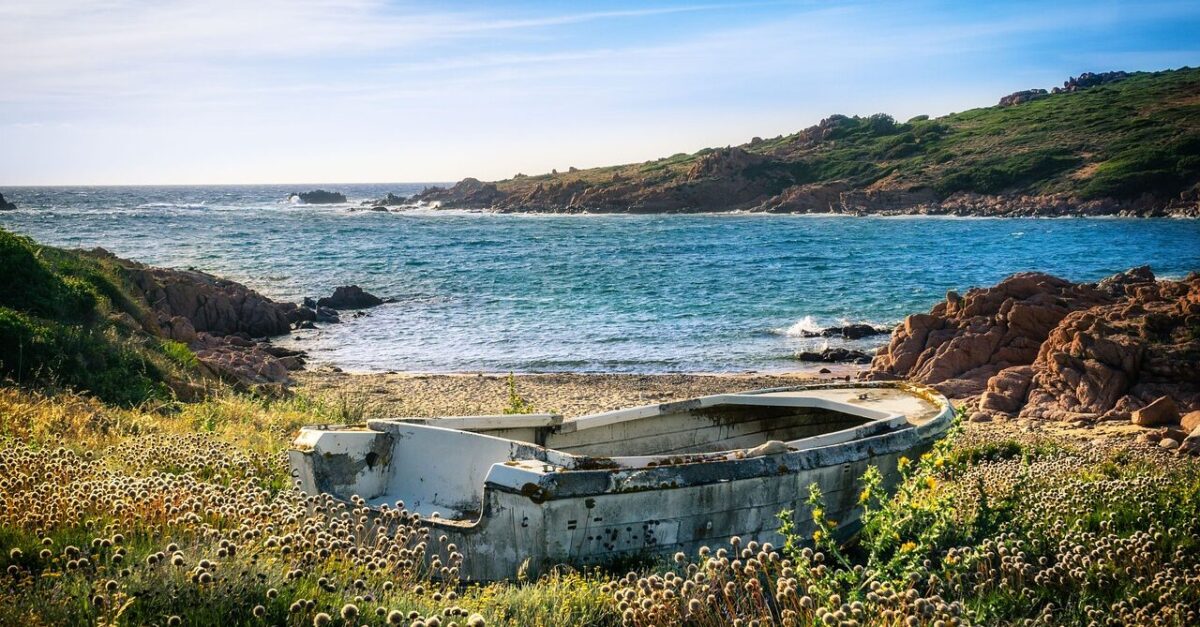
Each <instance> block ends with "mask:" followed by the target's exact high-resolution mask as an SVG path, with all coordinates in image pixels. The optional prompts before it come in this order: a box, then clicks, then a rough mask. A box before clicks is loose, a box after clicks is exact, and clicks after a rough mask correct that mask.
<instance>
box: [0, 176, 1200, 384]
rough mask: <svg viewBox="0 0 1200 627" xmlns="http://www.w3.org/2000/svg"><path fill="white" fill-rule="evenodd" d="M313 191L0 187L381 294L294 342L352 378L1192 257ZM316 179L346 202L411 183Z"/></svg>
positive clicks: (785, 321)
mask: <svg viewBox="0 0 1200 627" xmlns="http://www.w3.org/2000/svg"><path fill="white" fill-rule="evenodd" d="M315 187H319V186H318V185H303V186H238V187H156V188H120V187H109V188H3V189H0V192H2V193H3V194H4V195H5V197H7V198H9V199H10V200H13V201H14V202H17V203H18V204H19V205H21V206H22V208H23V209H22V210H20V211H17V212H8V213H0V226H3V227H4V228H8V229H10V230H13V231H17V232H20V233H24V234H28V235H31V236H33V237H34V238H36V239H38V240H39V241H42V242H45V243H49V244H54V245H60V246H74V247H93V246H102V247H104V248H107V249H109V250H111V251H113V252H115V253H117V254H119V255H122V256H126V257H132V258H135V259H138V260H141V261H145V262H148V263H152V264H157V265H165V266H177V267H186V266H193V267H196V268H198V269H202V270H206V271H209V272H212V273H215V274H219V275H222V276H227V277H230V278H233V279H236V280H239V281H242V282H245V283H247V284H249V285H251V286H253V287H255V288H256V289H258V290H260V291H262V292H264V293H266V294H268V295H270V296H272V297H276V298H281V299H287V300H299V299H300V298H301V297H302V296H305V295H321V294H326V293H328V292H330V291H332V288H333V287H334V286H336V285H341V284H346V283H357V284H359V285H362V286H363V287H365V288H366V289H368V290H369V291H371V292H373V293H376V294H378V295H381V296H389V297H395V298H397V299H398V300H399V302H397V303H395V304H389V305H385V306H383V307H379V308H376V309H373V310H371V311H370V313H369V315H367V316H365V317H362V318H358V319H353V320H350V321H349V322H347V323H344V324H341V325H333V326H329V327H327V328H325V329H323V330H321V331H320V332H318V333H315V334H309V335H306V336H300V337H299V338H298V339H297V340H296V342H297V345H298V346H303V347H304V348H306V349H308V350H309V351H311V353H312V354H313V355H314V357H316V358H317V359H320V360H327V361H332V362H335V363H338V364H339V365H341V366H343V367H345V368H348V369H352V370H388V369H394V370H414V371H461V370H487V371H505V370H516V371H560V370H572V371H628V372H663V371H742V370H759V371H769V370H787V369H795V368H797V367H798V364H797V362H795V361H793V360H791V359H790V358H789V356H790V355H791V354H793V353H794V352H795V351H796V350H797V349H799V348H810V347H814V346H819V344H820V343H821V342H822V341H821V340H811V339H802V338H799V337H794V336H793V335H791V334H789V332H788V331H789V329H792V330H793V332H794V331H795V330H796V329H798V328H800V327H812V326H820V325H825V324H832V323H835V322H839V321H842V320H846V321H855V322H858V321H866V322H873V323H891V322H896V321H898V320H900V319H901V318H902V317H903V316H904V315H905V314H907V313H911V312H914V311H922V310H926V309H928V308H929V306H930V305H932V304H933V303H934V302H936V301H938V300H939V299H941V298H942V297H943V296H944V294H945V291H946V290H947V289H956V290H964V289H966V288H967V287H969V286H972V285H990V284H993V283H995V282H996V281H998V280H999V279H1001V278H1003V277H1004V276H1006V275H1008V274H1011V273H1013V272H1017V271H1022V270H1042V271H1047V272H1051V273H1054V274H1058V275H1060V276H1063V277H1066V278H1070V279H1075V280H1094V279H1098V278H1101V277H1103V276H1106V275H1108V274H1112V273H1114V272H1117V271H1120V270H1122V269H1126V268H1129V267H1131V266H1134V265H1142V264H1149V265H1151V266H1152V267H1153V268H1154V270H1155V272H1157V273H1158V274H1160V275H1168V276H1169V275H1176V276H1178V275H1183V274H1186V273H1187V272H1188V271H1190V270H1196V269H1200V221H1195V220H1192V221H1184V220H1125V219H1086V220H1085V219H1057V220H1038V219H946V218H847V217H812V216H762V215H725V216H719V215H700V216H530V215H497V214H481V213H466V212H443V213H437V212H431V211H413V212H405V213H386V214H381V213H375V212H369V211H350V210H349V209H350V206H323V207H297V206H293V205H291V204H289V203H287V202H286V200H285V198H286V195H287V193H288V192H289V191H303V190H307V189H312V188H315ZM324 187H326V188H327V189H328V188H334V189H338V190H341V191H344V192H346V193H347V195H348V196H350V199H351V201H352V202H351V205H357V204H358V202H357V201H358V200H361V199H364V198H370V197H378V196H382V195H384V194H386V193H387V192H388V191H392V192H396V193H402V194H403V193H412V192H413V191H416V190H417V189H419V188H420V187H421V186H420V185H381V186H369V185H337V186H328V185H326V186H324ZM867 344H868V345H869V343H867Z"/></svg>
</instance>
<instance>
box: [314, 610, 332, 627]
mask: <svg viewBox="0 0 1200 627" xmlns="http://www.w3.org/2000/svg"><path fill="white" fill-rule="evenodd" d="M332 621H333V617H332V616H330V615H329V614H326V613H325V612H320V613H318V614H317V615H316V616H314V617H313V627H325V626H326V625H328V624H329V623H330V622H332Z"/></svg>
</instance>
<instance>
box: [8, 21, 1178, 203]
mask: <svg viewBox="0 0 1200 627" xmlns="http://www.w3.org/2000/svg"><path fill="white" fill-rule="evenodd" d="M1197 33H1200V3H1198V2H1153V1H1151V2H1104V1H1097V0H1091V1H1088V2H1071V1H1067V2H1004V3H999V2H997V3H988V2H908V1H894V2H748V3H732V2H729V3H720V2H714V3H704V2H657V3H651V2H606V3H583V2H563V3H551V2H464V3H458V2H444V3H429V4H418V3H407V2H394V1H383V0H315V1H310V0H254V1H252V2H250V1H245V0H214V1H209V2H179V1H176V0H41V1H29V2H25V1H21V0H4V2H3V3H0V185H22V184H108V183H111V184H136V183H181V184H186V183H253V182H263V183H268V182H277V183H284V182H385V181H449V180H456V179H459V178H462V177H464V176H476V177H479V178H484V179H495V178H503V177H507V176H511V175H512V174H514V173H516V172H524V173H527V174H534V173H539V172H546V171H549V170H550V169H551V168H558V169H566V168H567V167H569V166H577V167H588V166H595V165H607V164H613V163H625V162H634V161H642V160H646V159H652V158H657V157H660V156H666V155H670V154H673V153H676V152H681V151H689V152H690V151H694V150H697V149H699V148H702V147H706V146H722V145H727V144H738V143H742V142H744V141H747V140H749V139H750V138H751V137H753V136H756V135H758V136H763V137H771V136H774V135H779V134H786V133H790V132H793V131H795V130H798V129H801V128H803V127H806V126H809V125H811V124H814V123H816V122H818V121H819V120H820V119H821V118H822V117H825V116H827V115H828V114H830V113H845V114H870V113H875V112H880V111H882V112H887V113H891V114H893V115H895V116H896V117H897V118H900V119H907V118H908V117H911V116H913V115H917V114H920V113H926V114H931V115H940V114H944V113H948V112H951V111H961V110H963V109H967V108H972V107H977V106H988V105H992V104H994V103H995V101H996V100H997V99H998V98H999V97H1000V96H1002V95H1004V94H1006V93H1009V92H1012V91H1015V90H1018V89H1026V88H1030V87H1047V88H1048V87H1052V86H1054V85H1056V84H1059V83H1060V82H1061V81H1062V80H1063V79H1065V78H1066V77H1067V76H1068V75H1075V74H1079V73H1080V72H1084V71H1103V70H1110V69H1125V70H1155V69H1165V68H1172V67H1180V66H1184V65H1192V66H1196V65H1200V35H1197Z"/></svg>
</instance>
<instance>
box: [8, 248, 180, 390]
mask: <svg viewBox="0 0 1200 627" xmlns="http://www.w3.org/2000/svg"><path fill="white" fill-rule="evenodd" d="M152 320H153V318H152V317H151V316H150V314H149V312H148V310H147V307H146V305H145V303H144V300H142V299H141V298H140V297H139V296H138V295H137V292H136V291H134V290H132V289H131V288H130V286H129V284H128V283H127V282H126V280H125V278H124V274H123V270H122V268H121V267H120V266H119V265H117V264H116V263H114V262H113V261H112V260H110V259H106V258H102V257H98V256H90V255H87V254H85V253H81V252H77V251H66V250H61V249H56V248H52V247H48V246H39V245H38V244H36V243H34V242H33V241H32V240H30V239H28V238H25V237H21V236H18V235H14V234H12V233H9V232H8V231H5V230H3V229H0V377H2V378H7V379H9V380H11V381H13V382H16V383H18V384H38V385H42V386H52V387H66V388H74V389H79V390H86V391H88V392H90V393H92V394H94V395H95V396H97V397H98V398H100V399H103V400H105V401H108V402H111V403H116V404H120V405H134V404H137V403H142V402H145V401H148V400H155V399H159V400H162V399H167V398H170V397H171V396H172V394H173V391H172V390H173V387H174V388H176V389H179V388H181V387H182V386H183V385H184V384H183V382H184V381H186V380H187V379H189V378H191V377H193V376H195V369H196V363H195V358H194V356H193V355H192V354H191V352H190V351H189V350H188V349H187V347H186V346H184V345H182V344H180V343H178V342H171V341H169V340H165V339H162V338H159V337H156V336H155V335H152V334H151V333H149V332H147V331H146V329H154V328H155V325H153V323H152V322H150V323H148V321H152Z"/></svg>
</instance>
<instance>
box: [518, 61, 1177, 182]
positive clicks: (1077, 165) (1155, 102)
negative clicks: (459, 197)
mask: <svg viewBox="0 0 1200 627" xmlns="http://www.w3.org/2000/svg"><path fill="white" fill-rule="evenodd" d="M1197 93H1200V69H1196V68H1182V69H1179V70H1169V71H1164V72H1140V73H1134V74H1133V75H1132V76H1130V77H1129V78H1126V79H1124V80H1121V81H1118V82H1115V83H1110V84H1107V85H1101V86H1096V87H1092V88H1089V89H1085V90H1083V91H1079V92H1071V93H1061V94H1053V95H1050V96H1047V97H1045V98H1041V99H1038V100H1034V101H1031V102H1027V103H1023V104H1020V105H1016V106H1010V107H999V106H994V107H984V108H979V109H972V110H969V111H964V112H961V113H954V114H950V115H947V116H943V117H940V118H936V119H929V118H928V117H927V116H918V117H916V118H913V119H911V120H909V121H907V122H903V123H901V122H897V121H896V120H894V119H892V118H891V117H890V116H888V115H885V114H876V115H872V116H867V117H848V116H842V115H833V116H830V117H829V118H827V119H826V120H824V121H822V123H821V124H820V125H818V126H815V127H812V128H809V129H805V130H803V131H800V132H798V133H795V134H792V135H787V136H780V137H776V138H772V139H767V140H757V139H756V140H755V141H752V142H750V143H748V144H744V145H742V146H740V147H739V148H740V149H742V150H745V151H747V152H749V153H751V154H752V155H757V156H760V157H762V158H763V159H762V160H761V162H755V163H753V164H751V165H748V166H745V168H744V169H743V170H742V171H741V172H740V174H741V176H742V177H743V178H744V179H746V180H748V181H751V182H752V189H751V192H752V193H751V194H750V195H749V196H747V198H751V199H756V198H762V197H769V196H773V195H775V194H778V193H780V192H781V191H783V190H784V189H786V188H787V187H789V186H792V185H803V184H810V183H820V184H824V183H833V182H842V183H846V184H848V185H850V186H851V187H857V188H879V189H892V190H914V189H931V190H934V192H935V193H936V194H937V195H938V196H940V197H943V198H944V197H946V196H949V195H951V194H954V193H958V192H975V193H980V194H1000V193H1030V194H1058V193H1062V194H1068V195H1070V196H1073V197H1075V198H1080V199H1096V198H1113V199H1118V200H1123V199H1132V198H1137V197H1139V196H1141V195H1143V194H1150V195H1151V196H1154V197H1157V198H1159V199H1160V200H1162V199H1170V198H1173V197H1175V196H1176V195H1177V194H1178V193H1179V192H1180V191H1182V190H1184V189H1185V188H1187V187H1188V186H1190V185H1194V184H1196V183H1197V182H1198V181H1200V99H1198V98H1197V96H1196V94H1197ZM713 152H714V150H713V149H711V148H709V149H704V150H701V151H698V152H696V153H694V154H685V153H679V154H676V155H672V156H671V157H666V158H663V159H658V160H654V161H647V162H643V163H635V164H628V165H622V166H610V167H604V168H594V169H587V170H577V171H574V172H559V173H555V174H547V175H540V176H526V177H522V178H514V179H509V180H505V181H498V182H497V187H498V189H500V190H501V191H504V192H508V193H510V194H512V195H513V196H514V197H519V196H524V195H526V194H529V193H530V192H532V191H534V190H535V188H536V187H537V186H543V187H545V189H547V190H550V191H553V189H554V186H555V185H556V184H562V185H570V184H573V183H584V184H586V185H587V186H589V187H595V188H599V189H602V190H606V191H609V192H611V194H610V195H612V196H614V197H617V198H620V197H623V196H629V197H630V198H632V199H647V198H649V199H653V198H656V197H672V196H673V195H674V194H679V193H683V194H684V195H688V194H689V193H691V192H695V191H697V190H703V189H705V187H704V185H706V184H707V183H708V182H709V181H705V180H703V179H697V178H696V177H695V176H694V173H693V168H694V167H695V166H696V165H697V164H699V163H700V162H701V160H702V159H704V158H705V157H706V156H707V155H710V154H712V153H713ZM625 204H626V205H630V204H635V203H632V201H629V202H625Z"/></svg>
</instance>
